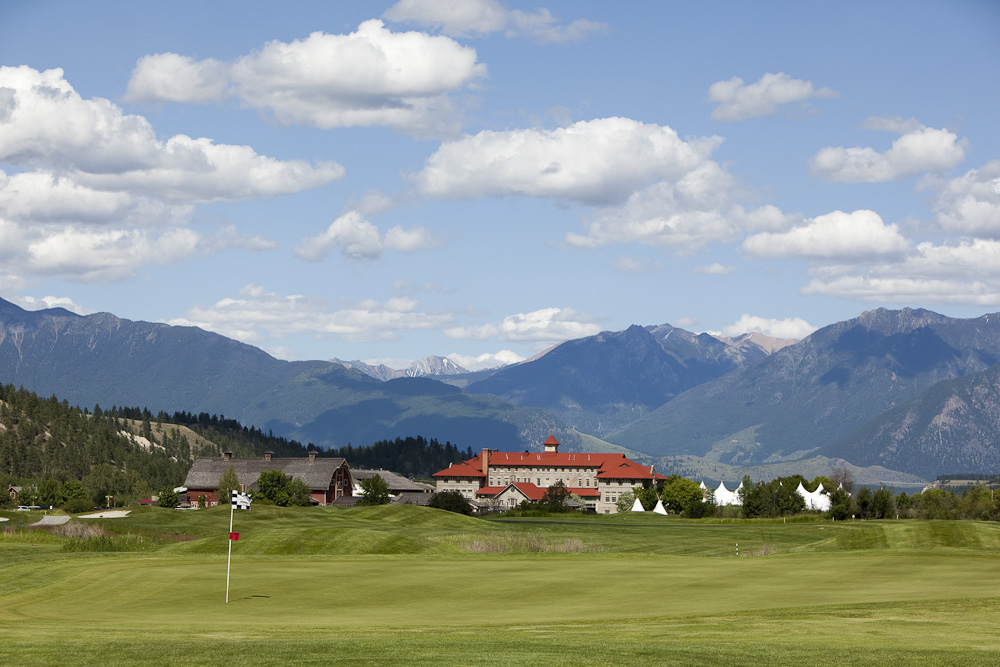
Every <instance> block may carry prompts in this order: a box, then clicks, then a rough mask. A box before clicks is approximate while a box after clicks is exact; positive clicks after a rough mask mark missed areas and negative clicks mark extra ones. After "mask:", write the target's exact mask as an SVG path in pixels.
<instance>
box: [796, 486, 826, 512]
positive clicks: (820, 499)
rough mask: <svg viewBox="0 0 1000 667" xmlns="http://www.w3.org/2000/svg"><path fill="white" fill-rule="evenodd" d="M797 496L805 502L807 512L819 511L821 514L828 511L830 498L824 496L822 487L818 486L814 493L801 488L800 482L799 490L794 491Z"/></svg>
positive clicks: (824, 492)
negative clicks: (796, 492)
mask: <svg viewBox="0 0 1000 667" xmlns="http://www.w3.org/2000/svg"><path fill="white" fill-rule="evenodd" d="M795 490H796V491H798V494H799V495H800V496H802V498H803V499H804V500H805V501H806V509H807V510H819V511H821V512H829V511H830V496H828V495H827V494H826V491H825V490H824V489H823V485H822V484H820V485H819V487H817V488H816V490H815V491H812V492H809V491H806V488H805V487H804V486H802V482H799V488H797V489H795Z"/></svg>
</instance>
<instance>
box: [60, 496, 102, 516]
mask: <svg viewBox="0 0 1000 667" xmlns="http://www.w3.org/2000/svg"><path fill="white" fill-rule="evenodd" d="M93 508H94V504H93V503H92V502H91V501H90V498H71V499H70V500H67V501H66V502H65V503H63V506H62V509H63V511H64V512H69V513H70V514H79V513H81V512H88V511H90V510H91V509H93Z"/></svg>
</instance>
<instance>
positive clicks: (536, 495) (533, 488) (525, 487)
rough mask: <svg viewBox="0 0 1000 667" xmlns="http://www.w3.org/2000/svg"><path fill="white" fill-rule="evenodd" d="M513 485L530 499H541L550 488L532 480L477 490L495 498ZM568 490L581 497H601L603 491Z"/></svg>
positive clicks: (589, 489)
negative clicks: (533, 482)
mask: <svg viewBox="0 0 1000 667" xmlns="http://www.w3.org/2000/svg"><path fill="white" fill-rule="evenodd" d="M512 486H513V487H514V488H516V489H517V490H518V491H520V492H521V493H522V494H524V496H525V497H526V498H528V499H529V500H541V499H542V497H543V496H544V495H545V492H546V491H547V490H548V489H546V488H543V487H540V486H538V485H536V484H532V483H531V482H511V483H510V484H508V485H507V486H484V487H483V488H481V489H479V490H478V491H476V495H477V496H482V497H489V498H495V497H496V496H499V495H500V494H501V493H503V492H504V491H506V490H507V489H509V488H510V487H512ZM566 490H567V491H569V492H570V493H572V494H573V495H576V496H580V497H581V498H600V497H601V492H600V491H598V490H597V489H593V488H584V487H580V488H577V487H568V488H567V489H566Z"/></svg>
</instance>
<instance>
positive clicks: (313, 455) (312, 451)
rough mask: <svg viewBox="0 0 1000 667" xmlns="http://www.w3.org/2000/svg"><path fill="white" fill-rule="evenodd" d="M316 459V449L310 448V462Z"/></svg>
mask: <svg viewBox="0 0 1000 667" xmlns="http://www.w3.org/2000/svg"><path fill="white" fill-rule="evenodd" d="M315 460H316V450H315V449H310V450H309V463H312V462H313V461H315Z"/></svg>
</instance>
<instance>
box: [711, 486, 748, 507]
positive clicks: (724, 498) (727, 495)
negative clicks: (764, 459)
mask: <svg viewBox="0 0 1000 667" xmlns="http://www.w3.org/2000/svg"><path fill="white" fill-rule="evenodd" d="M742 488H743V483H742V482H741V483H740V485H739V486H738V487H736V491H730V490H729V489H727V488H726V484H725V482H719V488H717V489H716V490H715V504H716V505H720V506H721V505H740V504H742V503H741V502H740V496H739V493H737V492H738V491H739V490H740V489H742Z"/></svg>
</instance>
